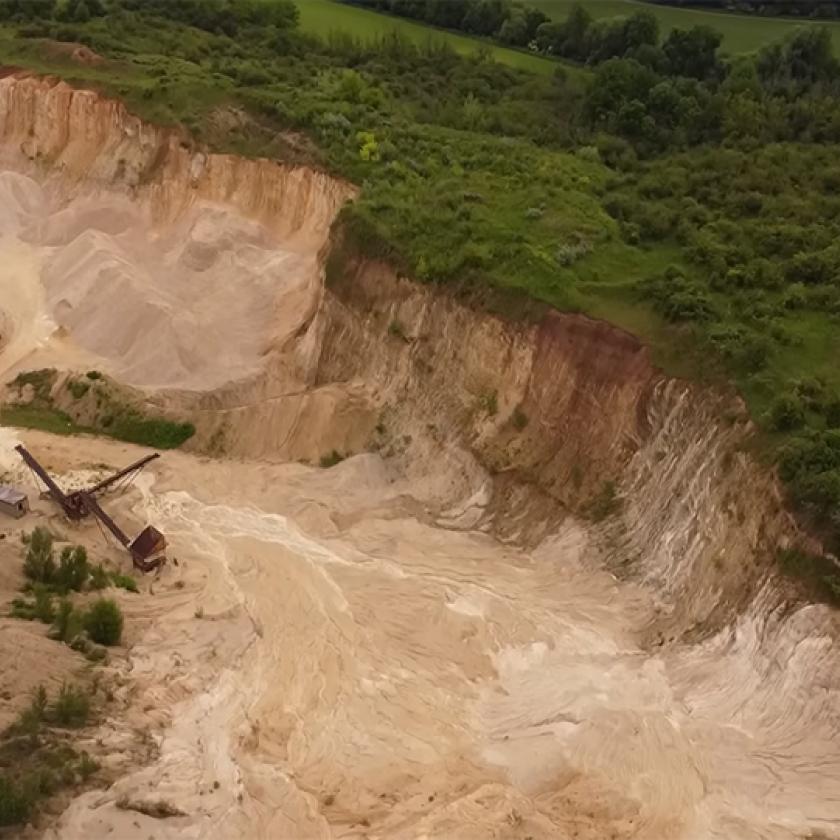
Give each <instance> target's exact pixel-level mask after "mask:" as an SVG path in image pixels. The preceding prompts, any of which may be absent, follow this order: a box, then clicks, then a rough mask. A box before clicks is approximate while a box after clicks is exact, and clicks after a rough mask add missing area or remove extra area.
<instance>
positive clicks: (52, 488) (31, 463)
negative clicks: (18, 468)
mask: <svg viewBox="0 0 840 840" xmlns="http://www.w3.org/2000/svg"><path fill="white" fill-rule="evenodd" d="M15 451H16V452H17V453H18V455H20V457H21V458H23V460H24V463H25V464H26V466H28V467H29V469H30V470H32V472H34V473H35V475H37V476H38V478H40V479H41V481H43V482H44V484H46V485H47V490H49V492H50V495H51V496H52V497H53V499H54V500H55V501H56V502H57V503H58V504H59V505H61V507H62V508H64V510H65V512H66V511H67V510H68V502H67V496H65V495H64V493H63V491H62V490H61V488H60V487H59V486H58V485H57V484H56V483H55V482H54V481H53V480H52V479H51V478H50V476H49V473H47V471H46V470H45V469H44V468H43V467H42V466H41V465H40V464H39V463H38V461H36V460H35V458H34V457H33V456H32V455H31V454H30V453H29V450H27V449H26V447H25V446H23V444H18V445H17V446H16V447H15Z"/></svg>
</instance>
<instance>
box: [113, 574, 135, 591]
mask: <svg viewBox="0 0 840 840" xmlns="http://www.w3.org/2000/svg"><path fill="white" fill-rule="evenodd" d="M111 580H112V581H113V583H114V586H116V587H119V588H120V589H125V590H126V591H127V592H137V591H138V590H137V581H136V580H135V579H134V578H133V577H131V575H122V574H120V573H119V572H113V573H112V574H111Z"/></svg>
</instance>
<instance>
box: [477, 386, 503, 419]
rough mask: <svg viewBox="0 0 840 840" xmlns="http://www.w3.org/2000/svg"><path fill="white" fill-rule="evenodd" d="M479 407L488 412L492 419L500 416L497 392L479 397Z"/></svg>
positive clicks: (490, 392)
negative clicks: (497, 415)
mask: <svg viewBox="0 0 840 840" xmlns="http://www.w3.org/2000/svg"><path fill="white" fill-rule="evenodd" d="M478 406H479V408H480V409H481V410H482V411H484V412H486V413H487V414H489V415H490V416H491V417H494V416H495V415H496V414H498V412H499V398H498V396H497V395H496V392H495V391H488V392H487V393H485V394H481V395H479V398H478Z"/></svg>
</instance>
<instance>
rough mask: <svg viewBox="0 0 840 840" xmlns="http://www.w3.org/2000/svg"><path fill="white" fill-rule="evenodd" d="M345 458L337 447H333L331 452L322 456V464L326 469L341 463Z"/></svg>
mask: <svg viewBox="0 0 840 840" xmlns="http://www.w3.org/2000/svg"><path fill="white" fill-rule="evenodd" d="M343 460H344V456H343V455H342V454H341V453H340V452H339V451H338V450H337V449H333V451H332V452H330V453H329V454H327V455H322V456H321V461H320V464H321V466H322V467H324V469H329V467H334V466H335V465H336V464H340V463H341V462H342V461H343Z"/></svg>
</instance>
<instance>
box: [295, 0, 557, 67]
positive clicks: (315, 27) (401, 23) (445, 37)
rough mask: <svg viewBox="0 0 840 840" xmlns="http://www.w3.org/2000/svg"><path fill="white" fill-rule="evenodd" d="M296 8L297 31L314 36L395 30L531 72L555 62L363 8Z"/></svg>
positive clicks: (313, 0) (306, 3)
mask: <svg viewBox="0 0 840 840" xmlns="http://www.w3.org/2000/svg"><path fill="white" fill-rule="evenodd" d="M296 2H297V4H298V8H299V9H300V28H301V29H302V30H303V31H304V32H312V33H313V34H315V35H321V36H325V35H329V33H330V32H345V33H347V34H350V35H355V36H356V37H358V38H369V37H377V36H379V35H385V34H387V33H388V32H391V31H392V30H394V29H396V30H398V31H399V32H400V33H401V34H403V35H405V36H406V37H407V38H410V39H411V40H412V41H414V42H415V43H418V44H422V43H425V42H426V41H428V40H429V39H430V38H431V39H433V40H439V41H444V42H446V43H447V44H449V46H451V47H452V48H453V49H454V50H456V51H457V52H459V53H461V54H462V55H468V54H470V53H474V52H475V51H476V50H477V49H478V48H479V47H480V46H487V47H489V49H490V52H491V53H492V55H493V58H495V59H496V60H497V61H499V62H501V63H502V64H507V65H509V66H510V67H518V68H519V69H521V70H530V71H531V72H532V73H542V74H550V73H553V72H554V70H555V69H556V67H557V62H554V61H551V60H549V59H545V58H540V57H538V56H535V55H529V54H528V53H525V52H520V51H519V50H508V49H505V48H504V47H496V46H493V45H490V44H486V42H483V41H480V40H478V39H475V38H468V37H466V36H463V35H456V34H454V33H452V32H447V31H445V30H441V29H435V28H433V27H430V26H424V25H423V24H420V23H414V22H413V21H409V20H404V19H402V18H398V17H394V16H392V15H383V14H377V13H376V12H370V11H368V10H367V9H357V8H354V7H352V6H345V5H343V4H342V3H337V2H334V1H333V0H296Z"/></svg>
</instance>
